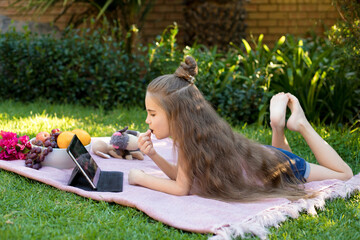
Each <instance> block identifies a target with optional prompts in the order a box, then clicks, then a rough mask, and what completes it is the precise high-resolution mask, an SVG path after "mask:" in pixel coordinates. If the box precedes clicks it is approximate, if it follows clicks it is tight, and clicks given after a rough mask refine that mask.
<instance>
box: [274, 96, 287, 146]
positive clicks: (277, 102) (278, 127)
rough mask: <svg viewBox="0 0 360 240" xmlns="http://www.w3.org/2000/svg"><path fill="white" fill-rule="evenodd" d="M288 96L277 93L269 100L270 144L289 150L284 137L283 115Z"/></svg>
mask: <svg viewBox="0 0 360 240" xmlns="http://www.w3.org/2000/svg"><path fill="white" fill-rule="evenodd" d="M288 101H289V97H288V96H287V95H286V94H285V93H278V94H276V95H274V96H273V97H272V98H271V101H270V125H271V128H272V142H271V145H272V146H274V147H277V148H281V149H284V150H286V151H289V152H291V149H290V146H289V144H288V141H287V140H286V137H285V115H286V108H287V104H288Z"/></svg>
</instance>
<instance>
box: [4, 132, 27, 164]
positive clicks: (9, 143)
mask: <svg viewBox="0 0 360 240" xmlns="http://www.w3.org/2000/svg"><path fill="white" fill-rule="evenodd" d="M0 136H1V138H0V159H4V160H16V159H25V158H26V155H27V153H28V152H29V150H30V149H31V144H30V142H29V137H28V136H26V135H24V136H21V137H19V138H18V137H17V134H16V133H13V132H5V131H2V130H1V132H0Z"/></svg>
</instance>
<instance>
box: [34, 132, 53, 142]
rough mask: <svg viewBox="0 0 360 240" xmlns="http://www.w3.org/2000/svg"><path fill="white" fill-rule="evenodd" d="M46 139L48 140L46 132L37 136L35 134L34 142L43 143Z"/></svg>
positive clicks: (48, 135) (48, 136)
mask: <svg viewBox="0 0 360 240" xmlns="http://www.w3.org/2000/svg"><path fill="white" fill-rule="evenodd" d="M48 138H50V133H48V132H39V133H38V134H36V140H40V141H42V142H45V141H46V139H48Z"/></svg>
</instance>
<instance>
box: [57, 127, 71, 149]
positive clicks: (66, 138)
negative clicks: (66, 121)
mask: <svg viewBox="0 0 360 240" xmlns="http://www.w3.org/2000/svg"><path fill="white" fill-rule="evenodd" d="M74 135H75V133H73V132H70V131H64V132H61V133H60V135H59V136H58V137H57V145H58V147H59V148H67V147H68V146H69V145H70V142H71V140H72V139H73V137H74Z"/></svg>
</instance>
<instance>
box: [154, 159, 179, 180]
mask: <svg viewBox="0 0 360 240" xmlns="http://www.w3.org/2000/svg"><path fill="white" fill-rule="evenodd" d="M151 159H152V160H153V161H154V163H155V164H156V165H157V166H158V167H159V168H160V169H161V171H163V172H164V173H165V174H166V175H167V176H168V177H169V178H170V179H172V180H175V179H176V177H177V172H178V169H177V166H176V165H174V164H171V163H169V162H168V161H166V160H165V159H164V158H163V157H162V156H160V155H159V154H157V153H156V154H154V155H152V156H151Z"/></svg>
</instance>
